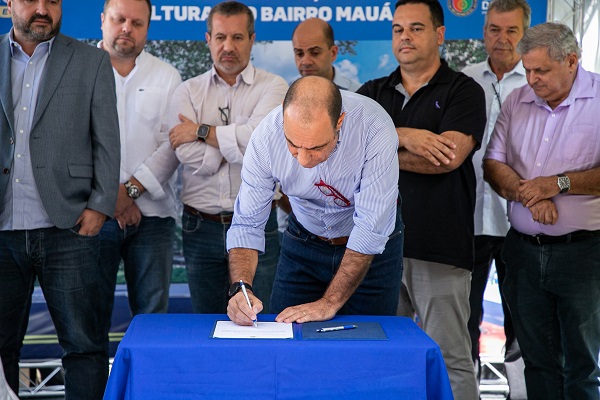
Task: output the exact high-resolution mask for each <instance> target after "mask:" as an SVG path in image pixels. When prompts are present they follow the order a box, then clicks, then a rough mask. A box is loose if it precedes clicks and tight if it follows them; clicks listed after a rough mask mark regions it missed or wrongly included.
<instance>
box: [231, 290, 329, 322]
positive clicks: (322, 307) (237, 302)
mask: <svg viewBox="0 0 600 400" xmlns="http://www.w3.org/2000/svg"><path fill="white" fill-rule="evenodd" d="M248 298H249V299H250V303H251V304H252V309H250V308H249V307H248V303H247V302H246V299H245V298H244V295H243V294H242V293H240V292H238V293H236V294H235V296H233V297H232V298H231V299H229V304H228V305H227V315H228V316H229V319H231V320H232V321H233V322H235V323H236V324H238V325H246V326H250V325H252V320H253V319H256V315H257V314H258V313H260V312H261V311H262V309H263V304H262V301H260V300H259V299H258V297H256V296H254V293H252V292H251V291H248ZM338 309H339V307H337V308H336V307H335V306H334V305H333V304H332V303H331V302H330V301H329V300H327V299H326V298H324V297H323V298H320V299H319V300H317V301H313V302H312V303H306V304H299V305H297V306H292V307H288V308H286V309H285V310H283V311H282V312H281V313H279V315H277V317H276V318H275V321H276V322H285V323H290V322H297V323H303V322H310V321H327V320H330V319H331V318H333V317H334V316H335V314H336V313H337V311H338Z"/></svg>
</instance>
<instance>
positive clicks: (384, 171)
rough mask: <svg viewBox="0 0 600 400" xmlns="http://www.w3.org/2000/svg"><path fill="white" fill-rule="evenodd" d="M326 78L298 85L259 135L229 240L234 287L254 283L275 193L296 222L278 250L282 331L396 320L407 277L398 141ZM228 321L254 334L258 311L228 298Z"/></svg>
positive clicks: (383, 121) (381, 114)
mask: <svg viewBox="0 0 600 400" xmlns="http://www.w3.org/2000/svg"><path fill="white" fill-rule="evenodd" d="M342 92H343V93H341V92H340V90H339V89H338V88H337V87H336V86H335V84H334V83H333V82H332V81H331V80H329V79H326V78H322V77H317V76H309V77H303V78H300V79H299V80H297V81H296V82H294V83H293V84H292V86H291V87H290V89H289V90H288V92H287V94H286V97H285V100H284V102H283V105H282V106H279V107H278V108H276V109H275V110H273V111H272V112H271V113H270V114H269V115H268V116H267V117H265V119H264V120H263V121H262V122H261V123H260V124H259V125H258V127H257V128H256V130H255V131H254V133H253V135H252V138H251V139H250V143H249V144H248V149H247V150H246V155H245V157H244V163H243V167H242V185H241V188H240V192H239V195H238V198H237V200H236V203H235V208H234V216H233V223H232V226H231V229H230V230H229V232H228V235H227V248H228V250H229V259H230V262H229V269H230V277H231V280H232V282H239V281H240V280H242V281H244V282H247V283H252V280H253V278H254V274H255V271H256V266H257V262H258V254H259V252H262V251H263V249H264V229H263V228H264V226H265V224H266V222H267V219H268V216H269V204H270V202H271V199H272V198H273V196H274V194H275V190H276V186H277V184H279V185H280V186H281V188H282V190H283V191H284V192H285V193H286V194H287V195H288V196H289V199H290V204H291V207H292V213H291V214H290V218H289V226H288V228H287V230H286V231H285V232H284V235H283V239H282V242H281V253H280V258H279V263H278V265H277V273H276V276H275V282H274V285H273V293H272V296H271V302H270V312H271V313H278V314H279V315H278V316H277V318H276V320H277V321H278V322H299V323H302V322H308V321H323V320H328V319H330V318H332V317H333V316H335V315H336V314H369V315H395V313H396V307H397V303H398V294H399V284H400V278H401V275H402V245H403V224H402V219H401V214H400V212H399V201H398V185H397V179H398V164H397V162H398V161H397V155H396V150H397V148H398V137H397V135H396V133H395V132H396V131H395V129H394V124H393V122H392V120H391V119H390V117H389V116H388V114H387V113H386V112H385V110H384V109H383V108H381V106H379V105H378V104H377V103H376V102H374V101H372V100H370V99H368V98H366V97H363V96H360V95H357V94H354V93H351V92H347V91H342ZM231 295H232V296H231V299H230V300H229V307H228V309H227V311H228V315H229V317H230V318H231V320H232V321H234V322H235V323H237V324H240V325H250V324H252V321H253V320H255V319H256V314H257V313H259V312H260V311H262V309H263V304H262V302H261V300H260V299H259V298H258V297H256V296H254V294H253V293H249V298H250V302H251V304H252V307H249V306H248V304H247V302H246V300H245V298H244V296H243V295H242V294H240V292H239V291H235V290H234V291H232V293H231Z"/></svg>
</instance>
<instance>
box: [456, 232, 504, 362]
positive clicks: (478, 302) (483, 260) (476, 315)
mask: <svg viewBox="0 0 600 400" xmlns="http://www.w3.org/2000/svg"><path fill="white" fill-rule="evenodd" d="M503 243H504V237H499V236H484V235H482V236H475V263H474V267H473V272H472V273H471V294H470V295H469V304H470V305H471V316H470V317H469V322H468V324H467V326H468V328H469V334H470V335H471V345H472V357H473V361H474V362H477V363H479V338H480V336H481V331H480V329H479V326H480V325H481V320H482V318H483V313H484V310H483V293H484V291H485V287H486V285H487V282H488V276H489V274H490V269H491V266H492V261H494V263H495V265H496V272H497V273H498V285H499V287H500V288H502V283H503V282H504V277H505V275H506V266H505V265H504V262H503V261H502V258H501V257H500V252H501V250H502V244H503ZM500 296H501V299H502V311H503V312H504V334H505V335H506V352H507V358H508V356H509V354H508V353H509V349H511V348H513V342H514V341H515V332H514V329H513V324H512V319H511V317H510V312H509V310H508V306H507V304H506V299H505V298H504V295H503V294H502V291H500Z"/></svg>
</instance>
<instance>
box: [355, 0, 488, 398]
mask: <svg viewBox="0 0 600 400" xmlns="http://www.w3.org/2000/svg"><path fill="white" fill-rule="evenodd" d="M392 27H393V28H392V47H393V51H394V54H395V56H396V58H397V60H398V62H399V64H400V66H399V67H398V69H396V71H394V72H393V73H392V74H391V75H390V76H388V77H383V78H379V79H376V80H373V81H370V82H367V83H366V84H365V85H363V87H361V88H360V89H359V90H358V93H360V94H364V95H366V96H369V97H371V98H373V99H375V100H376V101H377V102H379V104H381V105H382V106H383V108H385V109H386V111H387V112H388V113H389V114H390V115H391V116H392V119H393V120H394V124H395V126H396V131H397V134H398V139H399V145H400V146H399V149H398V160H399V163H400V179H399V189H400V194H401V195H402V198H403V204H402V207H403V215H404V217H405V223H406V239H405V247H404V249H405V250H404V257H405V258H404V274H403V275H404V276H403V284H404V285H405V286H406V289H407V294H408V297H409V299H410V302H411V303H412V306H413V307H414V309H415V311H416V313H417V315H418V316H419V318H420V319H421V321H422V323H423V328H424V330H425V332H426V333H427V334H428V335H429V336H430V337H431V338H433V339H434V340H435V341H436V342H437V343H438V344H439V345H440V348H441V350H442V353H443V354H444V360H445V361H446V367H447V368H448V375H449V377H450V383H451V385H452V391H453V393H454V398H456V399H461V400H471V399H473V400H474V399H477V398H478V389H477V382H476V379H475V373H474V367H473V361H472V359H471V340H470V336H469V332H468V330H467V320H468V319H469V315H470V312H469V292H470V282H471V270H472V268H473V236H474V235H473V211H474V208H475V172H474V169H473V164H472V162H471V157H472V154H473V151H474V150H476V149H477V148H478V147H479V146H480V143H481V138H482V135H483V131H484V129H485V121H486V113H485V97H484V93H483V90H482V89H481V87H480V86H479V85H478V84H477V83H476V82H475V81H474V80H473V79H471V78H469V77H467V76H466V75H464V74H462V73H458V72H454V71H452V70H451V69H450V68H449V67H448V64H447V63H446V62H445V61H444V60H442V59H440V56H439V50H438V49H439V46H440V45H442V43H443V42H444V33H445V27H444V14H443V10H442V7H441V5H440V4H439V2H438V1H437V0H400V1H399V2H398V3H396V11H395V13H394V19H393V25H392ZM400 301H401V302H402V301H403V299H401V300H400ZM404 308H407V307H404Z"/></svg>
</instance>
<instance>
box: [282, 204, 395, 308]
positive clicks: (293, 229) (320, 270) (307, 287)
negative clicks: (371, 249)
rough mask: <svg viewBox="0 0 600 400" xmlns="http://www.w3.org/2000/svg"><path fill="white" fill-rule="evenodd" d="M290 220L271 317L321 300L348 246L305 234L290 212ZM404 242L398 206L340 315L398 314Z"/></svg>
mask: <svg viewBox="0 0 600 400" xmlns="http://www.w3.org/2000/svg"><path fill="white" fill-rule="evenodd" d="M288 222H289V225H288V228H287V230H286V231H285V232H284V233H283V241H282V243H281V254H280V256H279V264H278V266H277V274H276V275H275V283H274V285H273V294H272V295H271V309H270V312H271V313H273V314H278V313H280V312H281V311H283V310H284V309H285V308H287V307H291V306H295V305H298V304H305V303H310V302H313V301H316V300H318V299H320V298H321V297H323V294H324V293H325V290H326V289H327V286H329V283H330V282H331V279H332V278H333V276H334V275H335V273H336V272H337V270H338V268H339V266H340V263H341V261H342V257H343V256H344V253H345V252H346V246H335V245H331V244H329V243H327V242H324V241H322V240H321V239H319V238H317V237H316V236H315V235H313V234H312V233H310V232H309V231H307V230H306V229H305V228H304V227H303V226H302V225H300V223H299V222H298V221H297V220H296V218H295V217H294V215H293V214H290V216H289V217H288ZM403 244H404V224H403V223H402V215H401V212H400V208H398V212H397V216H396V227H395V228H394V231H393V232H392V234H391V235H390V238H389V240H388V242H387V244H386V246H385V250H384V252H383V254H378V255H375V257H374V258H373V262H372V263H371V267H370V268H369V271H368V272H367V275H366V276H365V278H364V279H363V281H362V282H361V284H360V285H359V286H358V288H357V289H356V291H355V292H354V294H353V295H352V296H351V297H350V299H348V301H347V302H346V304H345V305H344V306H343V307H342V308H341V309H340V310H339V311H338V313H337V314H338V315H343V314H346V315H352V314H354V315H396V308H397V307H398V296H399V294H400V283H401V281H402V254H403Z"/></svg>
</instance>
